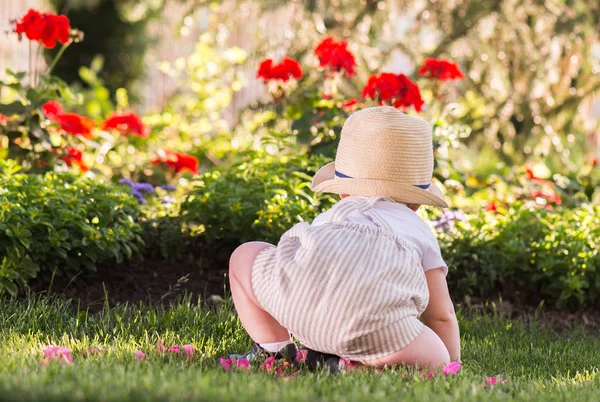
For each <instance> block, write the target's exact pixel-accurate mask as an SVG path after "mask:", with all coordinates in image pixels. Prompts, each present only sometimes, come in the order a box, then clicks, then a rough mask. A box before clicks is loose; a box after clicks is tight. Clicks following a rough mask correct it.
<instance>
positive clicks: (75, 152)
mask: <svg viewBox="0 0 600 402" xmlns="http://www.w3.org/2000/svg"><path fill="white" fill-rule="evenodd" d="M61 159H62V160H63V161H65V163H66V164H67V165H69V166H72V165H73V164H75V165H77V166H79V169H80V170H81V171H82V172H84V173H85V172H87V171H88V170H90V167H89V166H88V165H86V164H85V162H84V161H83V152H82V151H81V150H79V149H77V148H75V147H71V148H69V149H67V154H66V155H63V156H62V157H61Z"/></svg>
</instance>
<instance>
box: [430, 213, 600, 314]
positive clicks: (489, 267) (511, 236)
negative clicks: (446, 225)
mask: <svg viewBox="0 0 600 402" xmlns="http://www.w3.org/2000/svg"><path fill="white" fill-rule="evenodd" d="M439 240H440V246H441V248H442V253H443V256H444V258H445V259H446V262H447V263H448V266H449V267H450V269H451V273H450V275H448V279H449V281H450V287H451V288H452V289H454V290H455V291H456V292H458V293H460V294H464V295H475V296H482V297H489V296H490V295H491V294H492V293H494V292H495V293H496V294H498V293H501V294H503V295H504V296H508V295H514V294H515V293H520V294H521V295H524V296H526V298H528V299H529V301H533V302H539V301H540V300H542V299H544V300H546V301H549V302H555V303H556V304H557V305H558V306H559V307H564V306H567V305H576V304H578V305H584V304H587V305H590V304H593V303H595V302H597V300H598V297H599V296H600V255H599V254H598V248H599V246H600V206H593V207H592V206H582V207H580V208H576V209H558V210H546V209H539V208H528V207H526V206H524V205H520V206H515V207H513V208H510V209H509V210H508V211H506V213H505V214H495V213H486V212H481V213H479V214H478V215H475V216H473V217H471V218H470V219H469V220H467V221H463V222H460V221H457V222H455V224H454V227H453V228H452V229H450V230H449V231H447V232H445V233H441V234H440V236H439Z"/></svg>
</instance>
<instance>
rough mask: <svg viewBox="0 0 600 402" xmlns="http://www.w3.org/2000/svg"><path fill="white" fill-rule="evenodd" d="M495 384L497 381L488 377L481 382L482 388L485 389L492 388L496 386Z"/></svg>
mask: <svg viewBox="0 0 600 402" xmlns="http://www.w3.org/2000/svg"><path fill="white" fill-rule="evenodd" d="M497 382H498V379H497V378H496V377H488V378H486V379H485V381H484V382H483V386H484V387H486V388H487V387H492V386H494V385H496V383H497Z"/></svg>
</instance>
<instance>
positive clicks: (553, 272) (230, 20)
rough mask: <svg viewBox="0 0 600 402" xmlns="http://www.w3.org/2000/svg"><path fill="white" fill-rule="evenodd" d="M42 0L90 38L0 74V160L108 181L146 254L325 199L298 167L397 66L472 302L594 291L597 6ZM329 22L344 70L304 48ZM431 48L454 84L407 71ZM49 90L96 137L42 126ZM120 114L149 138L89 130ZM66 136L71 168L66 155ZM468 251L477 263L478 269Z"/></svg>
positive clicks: (285, 223) (303, 216) (316, 206)
mask: <svg viewBox="0 0 600 402" xmlns="http://www.w3.org/2000/svg"><path fill="white" fill-rule="evenodd" d="M1 1H2V0H0V3H1ZM50 3H51V5H52V6H53V7H54V8H55V10H56V11H57V12H59V13H65V14H66V15H67V16H68V17H69V18H70V20H71V23H72V26H73V27H76V28H78V29H79V30H81V31H83V32H84V33H85V39H84V41H83V42H80V43H75V44H73V45H72V46H69V47H68V49H67V50H66V52H65V54H64V57H63V58H62V59H61V61H60V62H59V64H58V65H57V67H56V69H55V70H54V71H53V74H54V75H56V76H57V77H49V78H48V79H45V78H43V79H41V81H40V83H41V84H43V85H40V87H38V88H35V90H33V89H31V88H29V86H28V85H27V83H26V82H25V81H26V80H27V77H26V76H25V75H22V76H20V75H18V74H17V75H12V74H8V73H7V74H5V76H6V78H3V80H4V81H3V85H1V86H0V113H4V114H7V113H6V110H9V111H10V110H11V109H10V107H13V106H15V105H16V109H15V108H13V110H12V111H13V112H14V113H12V115H10V116H9V119H8V120H6V121H3V120H1V119H0V145H1V148H0V155H1V156H2V157H3V158H7V157H12V158H15V159H17V160H18V162H19V164H20V165H22V166H20V167H19V169H21V168H22V169H23V170H24V171H26V172H28V173H36V174H37V173H44V174H47V172H49V171H52V170H54V171H63V172H64V171H67V170H71V171H72V172H71V173H75V174H81V173H84V175H85V176H87V178H91V179H93V180H95V181H98V182H112V183H116V182H120V183H121V187H119V188H120V189H121V191H123V192H129V193H130V194H131V195H132V196H133V197H135V198H136V199H137V200H138V202H139V203H140V204H143V205H140V209H141V211H142V212H141V217H140V218H139V219H136V220H139V221H140V222H141V227H143V228H144V232H143V235H142V237H143V240H144V242H145V244H146V247H147V248H146V249H145V251H144V253H148V255H152V256H160V257H162V258H167V257H170V256H172V254H173V255H177V256H181V255H184V254H186V252H187V251H186V250H185V249H184V248H185V245H187V244H191V243H193V242H190V240H189V239H190V238H192V237H193V236H199V237H200V238H201V239H202V241H203V242H204V243H205V244H207V245H209V246H210V247H213V246H214V245H215V244H220V245H223V244H226V245H227V246H234V245H237V244H239V242H241V241H246V240H250V239H257V238H258V239H261V240H269V241H276V240H277V238H278V237H279V235H280V234H281V233H283V232H284V231H285V230H286V229H287V228H288V227H289V226H291V225H292V224H294V223H295V222H298V221H302V220H310V219H312V217H314V216H316V215H317V214H318V213H320V212H321V211H322V210H323V209H325V208H327V207H328V206H330V205H331V204H332V203H333V202H334V201H335V199H334V197H330V196H326V195H315V194H313V193H312V192H310V191H309V186H308V183H309V181H310V177H311V176H312V174H313V173H314V172H315V171H316V169H318V167H319V166H321V165H322V164H323V163H325V162H326V161H328V160H331V158H333V156H334V152H335V148H336V146H337V141H338V140H339V134H340V131H341V127H342V125H343V123H344V121H345V119H346V118H347V117H348V115H349V114H350V113H351V112H352V111H353V110H355V109H356V108H360V107H365V106H370V105H374V104H375V102H374V101H366V100H364V99H362V97H361V91H362V89H363V87H364V86H365V84H366V82H367V80H368V79H369V77H370V76H371V75H373V74H378V73H381V72H392V73H404V74H406V75H407V76H409V77H410V78H411V79H412V80H414V81H415V83H417V84H418V85H419V87H420V89H421V94H422V97H423V100H424V101H425V105H424V106H423V111H422V112H421V113H419V114H418V115H419V116H420V117H422V118H424V119H427V120H428V121H429V122H430V123H431V124H432V126H433V127H434V147H435V150H436V169H435V173H434V175H435V178H436V179H437V180H438V181H439V182H440V183H441V184H442V188H443V189H444V190H445V192H446V196H447V198H448V199H449V200H450V204H451V205H452V206H453V210H451V211H446V212H445V213H442V212H440V211H437V210H432V209H429V210H425V211H423V212H422V213H423V216H424V217H425V218H427V219H428V220H429V221H431V222H432V224H433V225H434V227H436V228H437V229H438V230H439V231H440V233H439V239H440V241H441V242H442V247H443V249H444V250H445V254H446V255H447V256H448V258H449V261H450V262H451V263H452V264H453V265H456V267H458V268H463V269H464V271H461V272H462V274H461V275H457V276H455V278H456V279H455V280H456V282H455V283H454V285H456V286H457V288H458V287H460V288H462V289H465V294H467V295H469V294H471V295H475V296H480V295H479V294H478V290H477V289H480V290H481V289H483V290H481V291H482V292H484V291H487V290H490V291H491V290H493V289H495V288H496V287H497V285H498V283H505V282H506V283H508V284H510V283H513V282H514V283H518V286H520V287H522V288H523V289H528V288H532V289H533V288H535V289H537V291H535V292H534V293H535V294H537V295H543V296H545V297H549V298H550V299H552V300H555V301H559V302H560V303H563V302H564V303H571V302H577V303H590V302H591V301H592V300H591V299H590V298H589V297H588V296H584V294H586V292H588V293H589V294H594V295H595V293H594V292H596V291H600V290H597V289H600V279H598V278H600V260H599V259H600V254H598V252H597V249H598V248H597V243H598V236H600V233H599V230H600V227H598V225H597V223H598V222H597V219H596V218H595V216H596V215H597V210H598V206H597V205H598V204H600V169H598V165H597V163H598V162H597V161H598V157H599V156H600V124H599V116H600V99H599V96H598V95H599V94H600V92H599V91H600V79H599V78H600V37H599V32H600V3H598V2H589V1H587V0H417V1H404V0H359V1H343V0H332V1H325V0H306V1H274V0H252V1H250V0H249V1H241V0H225V1H203V0H146V1H143V0H122V1H121V0H119V1H117V0H51V1H50ZM328 35H330V36H333V37H334V38H336V39H344V40H347V41H348V50H350V51H351V52H352V53H353V54H354V56H355V57H356V62H357V65H356V74H355V75H352V76H350V77H348V76H344V75H342V74H332V73H331V71H328V70H327V69H324V68H322V67H319V60H318V58H317V56H316V55H315V53H314V49H315V46H316V45H317V43H319V42H320V41H321V40H322V39H323V38H324V37H325V36H328ZM20 46H25V45H24V44H20ZM57 51H58V49H54V50H52V51H48V52H47V54H46V56H47V59H48V60H50V57H52V56H53V55H54V54H56V52H57ZM284 56H289V57H292V58H294V59H296V60H298V61H299V63H300V65H301V68H302V70H303V76H302V78H301V79H298V80H295V79H292V80H289V81H286V82H285V83H281V82H266V83H265V82H261V81H260V80H258V79H257V77H256V74H257V69H258V66H259V64H260V63H261V61H263V60H264V59H265V58H272V59H273V60H274V61H275V62H278V61H279V60H281V59H282V58H283V57H284ZM428 57H435V58H440V59H446V60H450V61H453V62H457V63H458V64H459V66H460V68H461V70H462V71H463V72H464V75H465V78H464V79H462V80H460V81H455V82H451V83H450V82H447V83H439V82H435V81H433V80H428V79H426V78H423V77H420V76H419V75H418V74H417V71H416V70H417V69H418V67H419V66H421V65H423V62H424V60H425V59H426V58H428ZM59 78H61V79H62V80H64V81H65V82H64V83H63V81H61V80H60V79H59ZM54 98H55V99H56V100H60V101H61V102H62V103H63V106H65V110H67V111H69V112H76V113H79V114H81V115H83V116H87V117H89V118H91V119H92V120H93V121H94V122H95V124H96V126H97V127H96V128H94V134H93V135H92V138H85V139H82V138H80V137H75V136H68V135H64V134H65V133H63V132H61V130H60V129H59V128H57V127H56V126H55V125H52V124H51V123H50V122H48V119H49V117H48V116H47V115H44V113H43V112H42V109H41V108H42V105H43V104H44V102H46V101H48V100H49V99H54ZM354 99H355V100H356V102H355V103H356V104H355V105H352V106H348V105H349V104H348V103H347V102H348V101H353V100H354ZM9 106H10V107H9ZM15 111H16V112H15ZM132 112H136V113H137V114H138V115H139V116H141V118H142V121H143V125H144V126H145V127H146V128H147V132H146V131H144V135H131V133H126V132H125V133H124V132H119V130H114V129H113V130H106V129H103V128H102V127H103V124H104V123H105V122H106V121H107V119H109V118H110V116H113V115H115V114H116V115H120V114H124V113H132ZM408 113H410V114H413V115H417V113H416V112H414V111H413V110H412V109H411V110H410V111H409V112H408ZM1 117H2V115H0V118H1ZM72 147H76V149H77V150H79V151H80V154H81V158H82V160H81V161H79V163H73V158H74V157H73V156H72V155H71V156H69V154H66V153H65V152H69V150H71V149H72ZM172 151H176V152H180V153H184V154H186V155H187V156H189V157H191V158H196V159H197V160H198V166H197V171H196V169H187V171H185V170H183V169H180V168H179V167H177V168H174V167H173V166H172V165H173V163H172V162H173V161H169V160H168V158H167V156H168V152H172ZM65 155H66V156H65ZM167 162H169V163H171V165H169V163H167ZM84 166H85V167H86V169H84V168H83V167H84ZM123 179H126V180H125V181H124V180H123ZM19 180H25V178H23V177H21V176H19ZM165 185H166V187H165ZM148 186H149V187H148ZM139 189H144V191H145V192H144V193H141V190H139ZM32 198H35V197H34V196H32ZM117 198H118V197H117ZM117 198H115V201H114V202H117V201H119V202H122V200H117ZM107 202H109V201H107ZM110 202H113V201H110ZM457 210H460V211H457ZM64 212H65V213H68V211H67V210H65V211H64ZM459 212H460V213H459ZM462 213H464V214H466V215H467V216H466V217H465V216H463V215H462ZM61 219H62V218H61ZM59 220H60V219H59ZM536 220H537V221H536ZM562 221H565V222H572V223H573V226H574V227H569V226H568V225H563V224H559V222H562ZM588 224H589V225H590V228H589V230H584V229H585V228H583V226H585V225H588ZM594 225H595V226H594ZM592 226H593V227H592ZM136 230H137V227H136ZM525 232H526V233H525ZM519 233H521V235H518V234H519ZM526 234H531V236H528V235H526ZM11 241H12V240H11ZM571 248H572V249H577V250H580V251H579V254H577V255H578V257H577V258H579V259H577V258H574V257H572V256H571V255H570V254H569V253H568V250H569V249H571ZM554 249H558V250H560V252H559V253H558V254H557V253H555V252H554V251H553V250H554ZM565 250H566V251H567V253H565V252H564V251H565ZM188 251H189V250H188ZM153 253H154V254H153ZM534 254H535V255H538V257H540V258H531V259H529V257H530V256H531V255H534ZM499 255H502V256H503V258H502V259H500V258H499V257H498V256H499ZM19 258H20V257H19V256H18V255H17V256H16V257H15V259H14V261H18V259H19ZM477 259H479V260H480V261H485V267H477V268H472V267H471V265H472V262H473V261H475V260H477ZM15 264H16V263H15ZM584 264H585V266H586V267H593V268H589V269H588V268H586V269H583V268H581V266H582V265H584ZM515 267H518V268H515ZM513 268H514V269H513ZM522 278H525V279H523V281H521V279H522ZM11 281H12V279H11ZM520 281H521V282H520ZM507 286H508V285H507ZM0 291H1V289H0Z"/></svg>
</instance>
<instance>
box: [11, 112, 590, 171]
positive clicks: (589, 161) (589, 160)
mask: <svg viewBox="0 0 600 402" xmlns="http://www.w3.org/2000/svg"><path fill="white" fill-rule="evenodd" d="M0 121H2V119H1V116H0ZM588 163H589V164H590V165H592V167H596V166H598V158H596V157H591V158H590V159H589V161H588Z"/></svg>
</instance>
